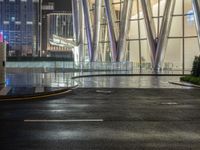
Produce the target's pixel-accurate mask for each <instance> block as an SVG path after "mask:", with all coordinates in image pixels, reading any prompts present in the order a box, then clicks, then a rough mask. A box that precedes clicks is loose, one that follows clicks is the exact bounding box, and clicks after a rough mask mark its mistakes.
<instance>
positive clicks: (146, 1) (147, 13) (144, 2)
mask: <svg viewBox="0 0 200 150" xmlns="http://www.w3.org/2000/svg"><path fill="white" fill-rule="evenodd" d="M140 2H141V7H142V10H143V14H144V20H145V25H146V30H147V38H148V42H149V46H150V56H151V63H152V66H154V62H155V56H156V45H157V43H156V28H155V23H154V20H153V12H152V7H151V3H150V0H141V1H140Z"/></svg>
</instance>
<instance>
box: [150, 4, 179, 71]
mask: <svg viewBox="0 0 200 150" xmlns="http://www.w3.org/2000/svg"><path fill="white" fill-rule="evenodd" d="M175 3H176V0H167V1H166V6H165V11H164V15H163V20H162V25H161V30H160V35H159V37H158V44H157V50H156V58H155V66H154V70H160V69H162V67H163V62H164V57H165V53H166V48H167V43H168V36H169V33H170V29H171V24H172V18H173V12H174V8H175Z"/></svg>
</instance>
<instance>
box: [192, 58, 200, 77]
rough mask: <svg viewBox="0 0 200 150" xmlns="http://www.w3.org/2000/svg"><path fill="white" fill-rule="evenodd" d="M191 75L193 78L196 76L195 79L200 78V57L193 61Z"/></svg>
mask: <svg viewBox="0 0 200 150" xmlns="http://www.w3.org/2000/svg"><path fill="white" fill-rule="evenodd" d="M191 73H192V76H194V77H200V56H199V57H197V56H196V57H195V59H194V61H193V66H192V71H191Z"/></svg>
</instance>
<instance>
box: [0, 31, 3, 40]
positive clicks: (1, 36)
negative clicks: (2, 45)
mask: <svg viewBox="0 0 200 150" xmlns="http://www.w3.org/2000/svg"><path fill="white" fill-rule="evenodd" d="M0 42H3V32H0Z"/></svg>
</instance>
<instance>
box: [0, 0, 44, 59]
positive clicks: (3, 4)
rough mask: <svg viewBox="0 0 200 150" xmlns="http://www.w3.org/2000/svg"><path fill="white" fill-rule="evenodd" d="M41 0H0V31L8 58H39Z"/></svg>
mask: <svg viewBox="0 0 200 150" xmlns="http://www.w3.org/2000/svg"><path fill="white" fill-rule="evenodd" d="M41 4H42V0H0V31H1V32H3V37H4V40H6V41H7V42H8V46H9V48H8V50H9V51H8V55H9V56H39V55H40V50H41V45H40V44H41V34H40V33H41Z"/></svg>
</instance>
